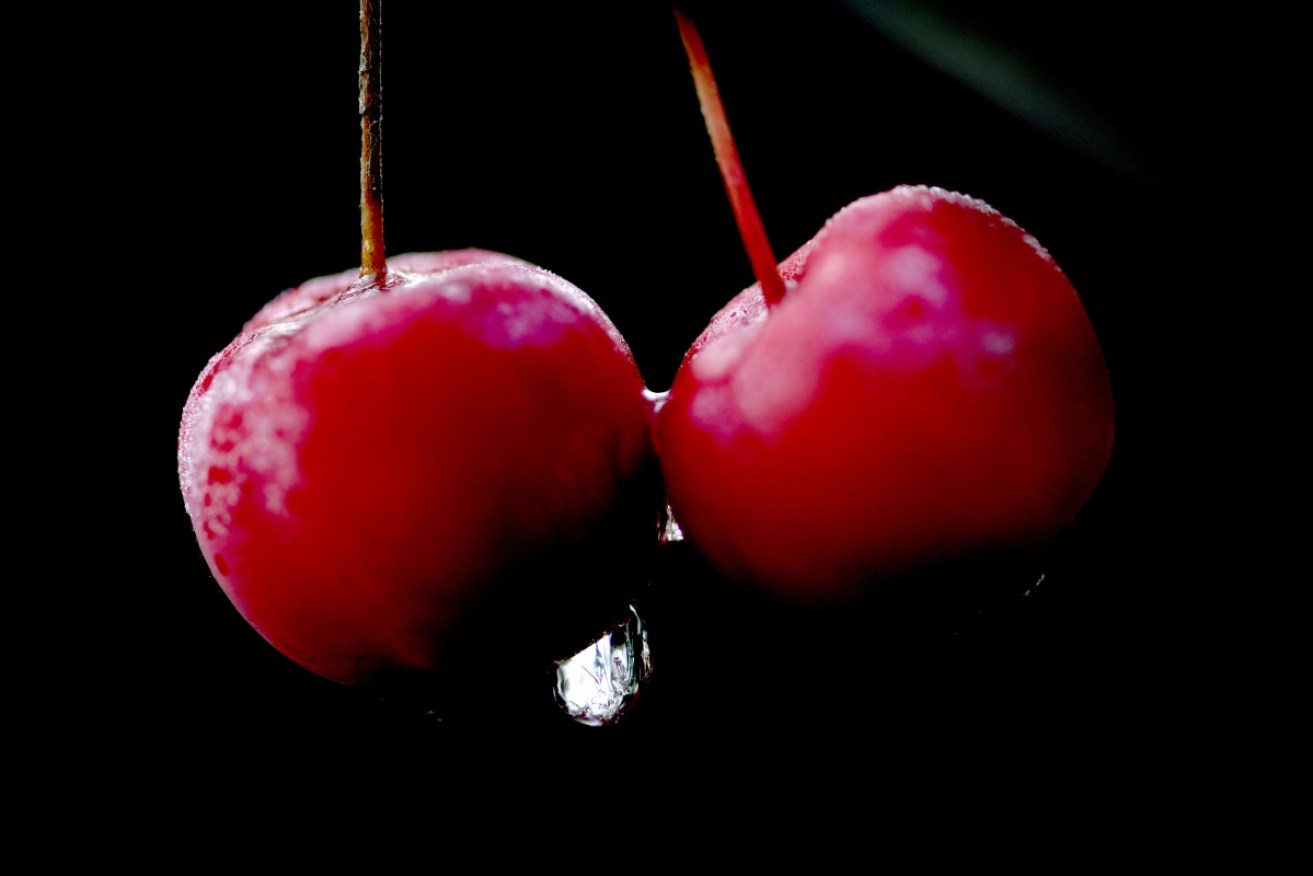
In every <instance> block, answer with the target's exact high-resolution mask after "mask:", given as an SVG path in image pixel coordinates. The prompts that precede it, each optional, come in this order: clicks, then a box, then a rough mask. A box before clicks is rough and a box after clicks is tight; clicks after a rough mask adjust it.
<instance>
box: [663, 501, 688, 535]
mask: <svg viewBox="0 0 1313 876" xmlns="http://www.w3.org/2000/svg"><path fill="white" fill-rule="evenodd" d="M662 521H663V522H662V524H661V531H660V532H659V533H658V534H657V541H658V542H659V543H660V544H670V543H671V542H676V541H683V540H684V530H683V529H680V527H679V521H678V520H676V519H675V512H673V511H671V510H670V505H669V504H668V503H667V505H666V511H665V513H664V514H663V515H662Z"/></svg>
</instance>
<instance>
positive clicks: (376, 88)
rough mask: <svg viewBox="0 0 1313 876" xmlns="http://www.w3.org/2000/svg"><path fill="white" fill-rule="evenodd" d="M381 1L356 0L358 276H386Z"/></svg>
mask: <svg viewBox="0 0 1313 876" xmlns="http://www.w3.org/2000/svg"><path fill="white" fill-rule="evenodd" d="M382 7H383V2H382V0H360V276H361V278H362V279H366V280H374V281H376V282H379V283H381V282H382V281H383V280H384V278H385V277H386V276H387V249H386V248H385V247H384V245H383V8H382Z"/></svg>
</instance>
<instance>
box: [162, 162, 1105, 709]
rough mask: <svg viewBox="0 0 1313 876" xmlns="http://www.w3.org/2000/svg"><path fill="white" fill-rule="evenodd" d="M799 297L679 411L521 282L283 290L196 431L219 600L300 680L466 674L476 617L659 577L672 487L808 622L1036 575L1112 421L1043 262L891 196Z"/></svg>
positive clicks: (257, 321) (868, 207) (513, 273)
mask: <svg viewBox="0 0 1313 876" xmlns="http://www.w3.org/2000/svg"><path fill="white" fill-rule="evenodd" d="M780 273H781V274H782V276H783V278H784V280H785V281H786V283H787V284H788V287H789V291H788V293H787V295H786V296H785V298H784V299H783V300H782V301H780V302H779V303H778V304H776V305H774V306H768V304H767V302H766V300H765V298H764V297H763V295H762V292H761V290H760V287H759V286H754V287H752V288H749V289H747V290H746V291H744V292H743V293H741V294H740V295H739V296H737V297H736V298H734V299H733V300H732V301H731V302H730V303H729V305H728V306H726V307H725V308H724V309H723V310H722V311H721V312H720V313H718V314H717V315H716V317H715V318H714V319H713V320H712V322H711V324H710V325H709V326H708V328H707V329H706V331H705V332H704V333H703V334H702V336H701V337H700V338H698V340H697V341H696V342H695V343H694V344H693V346H692V348H691V349H690V350H689V352H688V354H687V355H686V356H685V358H684V361H683V363H682V365H681V367H680V369H679V372H678V374H677V376H676V378H675V381H674V384H673V387H672V388H671V391H670V393H669V395H668V398H667V399H666V400H665V402H664V404H661V405H660V406H659V409H658V406H657V405H655V404H653V402H652V397H651V396H650V395H649V394H647V393H645V388H644V382H643V379H642V378H641V376H640V375H639V372H638V369H637V367H636V365H635V362H634V359H633V356H632V355H631V353H630V351H629V348H628V346H627V345H626V343H625V341H624V339H623V338H622V337H621V336H620V335H619V333H618V332H617V331H616V329H615V327H614V326H613V325H612V323H611V322H610V321H609V320H608V319H607V317H606V316H605V314H603V313H602V311H601V309H600V308H599V307H598V306H597V305H596V304H595V303H594V302H593V301H592V300H591V299H590V298H589V297H588V296H587V295H585V294H584V293H583V292H581V291H580V290H579V289H577V288H575V287H574V286H572V285H571V284H569V283H567V282H566V281H565V280H563V279H561V278H560V277H557V276H555V275H553V274H551V273H548V272H547V271H545V270H542V269H540V268H537V267H534V266H531V265H528V264H525V263H522V262H519V261H517V260H515V259H512V258H509V257H507V256H502V255H497V254H494V253H489V252H484V251H478V250H466V251H459V252H446V253H436V254H427V255H409V256H401V257H398V258H394V259H392V260H391V261H390V262H389V263H388V271H387V273H386V274H384V275H383V276H382V277H381V278H374V279H372V280H363V281H362V280H359V279H358V278H357V276H356V274H355V273H354V272H352V273H349V274H343V275H340V276H336V277H327V278H322V279H319V280H314V281H311V282H309V283H306V284H305V285H303V286H300V287H298V288H296V289H293V290H290V291H288V292H286V293H284V294H283V295H281V296H279V297H278V298H277V299H275V300H274V301H273V302H272V303H270V304H269V305H268V306H266V307H265V308H264V309H263V310H262V311H261V312H260V313H258V314H257V315H256V316H255V318H254V319H253V320H251V322H250V323H248V324H247V326H246V327H245V328H244V329H243V331H242V333H241V334H240V335H239V336H238V338H237V339H236V340H235V341H234V342H233V343H232V344H231V345H229V347H228V348H227V349H225V350H224V351H223V352H221V353H220V354H219V355H218V356H216V357H215V358H214V359H213V360H211V362H210V363H209V365H208V366H207V367H206V369H205V371H204V372H203V373H202V375H201V377H200V380H199V381H198V382H197V384H196V386H195V388H194V389H193V391H192V394H191V397H190V399H189V401H188V403H187V406H186V410H185V412H184V415H183V424H182V434H181V441H180V453H179V456H180V472H181V481H182V489H183V495H184V499H185V501H186V504H187V508H188V510H189V511H190V513H191V516H192V520H193V523H194V525H195V528H196V532H197V535H198V537H199V540H200V544H201V548H202V551H203V552H204V554H205V557H206V559H207V560H208V561H209V564H210V567H211V569H212V570H213V572H214V574H215V577H216V578H217V579H218V581H219V583H220V584H221V585H222V587H223V588H224V590H225V591H226V592H227V593H228V595H229V597H230V598H231V599H232V601H233V603H234V604H235V605H236V606H237V608H238V609H239V610H240V611H241V612H242V614H243V615H244V616H245V617H246V618H247V620H249V621H250V622H251V624H252V625H254V627H255V628H256V629H257V630H259V631H260V633H261V634H263V635H264V636H265V637H266V638H267V639H268V640H269V641H270V642H271V643H273V644H274V645H275V646H276V647H277V648H278V649H279V650H281V651H282V652H283V653H285V654H286V655H288V656H289V657H291V658H292V659H294V660H296V661H297V662H299V663H301V664H302V665H303V666H305V667H307V668H309V669H311V670H313V671H315V672H317V673H319V674H321V675H324V676H327V677H329V678H333V679H336V680H338V681H342V682H347V683H361V682H369V681H373V680H377V679H379V678H380V677H385V676H387V675H388V674H389V673H393V672H412V671H413V672H420V673H424V672H428V671H431V670H435V669H445V668H448V664H449V662H450V660H451V659H453V657H452V653H453V652H452V650H451V649H452V647H454V646H453V645H452V643H453V642H457V641H459V640H460V637H461V636H462V635H463V631H464V630H465V628H466V625H467V624H468V623H469V621H470V619H471V618H474V617H478V618H481V619H483V618H486V619H489V620H490V621H491V625H490V626H489V629H495V628H496V623H497V622H496V620H495V619H496V618H497V616H498V614H499V613H501V612H503V611H504V612H513V611H519V610H523V607H524V606H535V605H541V606H562V607H565V606H568V605H570V604H571V603H573V602H576V601H582V602H585V603H589V602H592V601H596V600H595V599H594V597H597V598H598V599H600V597H601V594H602V591H604V590H605V589H606V587H607V586H608V582H610V583H611V584H613V583H614V580H615V578H617V577H623V576H622V575H620V573H619V570H617V569H614V568H612V569H607V568H600V567H599V565H604V564H599V563H598V562H595V561H593V560H591V559H590V557H594V556H596V557H603V556H604V557H607V558H608V559H607V564H610V563H612V562H615V558H617V557H620V558H621V560H622V561H623V557H624V556H625V554H626V553H628V552H632V555H633V556H634V557H640V556H642V555H643V551H644V549H645V546H646V545H648V544H650V543H651V542H652V541H653V540H654V539H655V538H656V521H657V517H658V509H659V507H660V504H661V502H662V499H663V496H662V494H661V490H660V485H661V484H663V485H664V490H665V495H666V496H667V497H668V499H669V502H670V505H671V507H672V508H673V511H674V514H675V516H676V518H677V519H678V521H679V523H680V524H681V526H682V528H683V530H684V532H685V534H686V535H687V537H688V539H689V540H690V541H691V542H692V543H693V544H694V545H695V546H697V548H698V549H699V550H701V551H702V552H703V553H704V554H705V555H706V556H707V557H708V558H709V559H710V560H711V561H712V562H713V563H714V564H715V565H716V566H717V567H718V568H719V569H720V570H721V571H722V572H724V573H725V574H727V575H728V576H730V577H732V578H736V579H739V580H742V581H745V582H750V583H753V584H756V585H759V586H761V587H764V588H767V589H768V590H770V591H772V592H774V593H775V594H778V595H779V596H781V597H784V598H788V599H794V600H800V601H811V602H815V601H826V600H834V599H844V598H849V597H853V596H855V595H858V594H860V593H862V592H863V591H865V590H868V589H869V588H873V587H879V586H880V584H881V582H882V581H883V580H886V579H889V578H892V577H897V576H899V575H903V574H905V573H909V572H914V571H916V570H917V569H919V568H922V567H925V566H927V565H931V564H935V563H938V562H941V561H944V560H957V559H961V558H963V557H965V556H969V555H972V554H974V553H977V552H990V551H997V550H1018V549H1021V550H1037V549H1039V548H1042V547H1043V546H1044V545H1045V544H1047V543H1048V542H1050V541H1051V540H1052V539H1053V538H1054V537H1055V536H1056V535H1057V533H1058V532H1059V531H1060V530H1062V529H1063V528H1064V527H1065V526H1066V525H1067V524H1068V523H1069V522H1070V521H1071V520H1072V518H1073V517H1074V515H1075V514H1076V512H1077V511H1078V509H1079V508H1080V507H1081V505H1082V504H1083V503H1084V502H1085V500H1086V499H1087V498H1088V496H1089V495H1090V493H1091V492H1092V491H1093V489H1094V487H1095V485H1096V484H1097V483H1098V481H1099V479H1100V477H1101V475H1102V473H1103V470H1104V468H1105V466H1106V463H1107V461H1108V457H1109V453H1110V449H1111V443H1112V434H1113V410H1112V396H1111V391H1110V387H1109V380H1108V374H1107V369H1106V367H1105V365H1104V362H1103V357H1102V354H1101V352H1100V350H1099V346H1098V342H1097V339H1096V338H1095V335H1094V332H1093V329H1092V328H1091V326H1090V323H1089V320H1088V318H1087V316H1086V314H1085V312H1084V310H1083V308H1082V306H1081V303H1080V301H1079V299H1078V297H1077V296H1076V293H1075V291H1074V290H1073V289H1072V287H1071V285H1070V283H1069V282H1068V281H1067V279H1066V278H1065V276H1064V275H1063V273H1062V272H1061V271H1060V269H1059V268H1058V266H1057V265H1056V264H1055V263H1054V261H1053V260H1052V259H1051V258H1050V257H1049V255H1048V254H1047V253H1046V252H1045V251H1044V250H1043V249H1042V248H1041V247H1040V246H1039V245H1038V244H1037V243H1036V242H1035V240H1034V239H1033V238H1031V237H1030V236H1028V235H1027V234H1026V233H1025V232H1024V231H1022V230H1021V229H1020V228H1019V227H1017V226H1016V225H1015V224H1013V223H1012V222H1010V221H1009V220H1007V219H1005V218H1004V217H1003V216H1001V215H999V214H998V213H997V212H996V211H994V210H992V209H991V208H989V207H988V206H986V205H985V204H983V203H981V202H979V201H976V200H972V199H970V198H967V197H964V196H962V195H957V194H951V193H948V192H945V191H942V190H938V189H931V188H920V187H900V188H897V189H895V190H893V191H890V192H886V193H884V194H880V195H875V196H873V197H869V198H865V199H863V200H860V201H858V202H856V203H854V204H852V205H850V206H849V207H847V208H845V209H844V210H843V211H841V212H840V213H839V214H838V215H836V216H835V217H834V218H833V219H831V220H830V221H829V222H828V223H827V225H826V226H825V228H824V229H823V230H822V231H821V233H820V234H819V235H817V237H816V238H814V239H813V240H812V241H810V242H809V243H807V244H806V245H805V246H803V247H802V248H801V249H800V250H799V251H798V252H797V253H795V254H794V255H793V256H791V257H790V258H788V259H786V260H785V261H784V262H783V263H782V264H781V266H780ZM654 456H655V459H656V460H657V461H658V462H659V468H660V474H661V477H660V478H659V479H658V478H654V477H653V476H652V469H653V467H654V462H653V459H654ZM581 570H582V571H581ZM563 588H565V589H568V590H569V591H570V592H562V591H563ZM576 590H577V591H578V592H574V591H576ZM544 622H546V620H544ZM574 644H575V647H577V646H578V644H579V642H577V641H576V642H575V643H574ZM563 653H568V652H563ZM557 656H563V654H558V655H557Z"/></svg>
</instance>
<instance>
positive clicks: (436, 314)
mask: <svg viewBox="0 0 1313 876" xmlns="http://www.w3.org/2000/svg"><path fill="white" fill-rule="evenodd" d="M468 262H473V263H468ZM390 264H391V266H392V268H393V273H390V274H389V275H388V281H387V283H386V285H385V288H384V289H383V290H379V289H378V288H370V287H360V286H358V285H356V284H354V280H353V278H354V274H343V275H340V276H339V277H332V278H324V279H322V280H317V281H311V282H310V283H307V284H305V285H304V286H302V287H299V288H298V289H297V290H290V291H289V292H288V293H285V294H284V295H283V296H281V297H280V298H279V299H277V300H276V301H275V302H273V303H271V304H270V305H269V306H268V307H266V308H265V309H264V310H263V311H261V313H260V314H259V315H258V316H257V317H256V318H255V319H254V320H252V322H251V323H250V324H248V326H247V327H246V329H245V330H244V331H243V332H242V334H241V335H240V336H239V337H238V338H237V339H236V340H235V341H233V343H232V344H231V345H230V346H229V347H228V348H227V349H225V350H224V351H223V352H221V353H220V354H219V355H218V356H216V357H214V359H212V360H211V362H210V363H209V365H208V366H207V368H206V369H205V371H204V372H203V373H202V375H201V377H200V379H199V380H198V382H197V383H196V386H195V388H194V389H193V390H192V394H191V397H190V399H189V400H188V402H187V406H186V409H185V411H184V415H183V422H182V432H181V438H180V443H179V472H180V478H181V483H182V491H183V496H184V499H185V502H186V505H187V509H188V511H189V512H190V514H191V517H192V522H193V524H194V526H195V529H196V534H197V537H198V539H199V541H200V545H201V549H202V551H203V552H204V554H205V557H206V559H207V560H208V562H209V564H210V568H211V570H212V571H213V572H214V575H215V577H216V578H217V579H218V581H219V583H220V584H221V586H222V587H223V589H224V591H225V592H226V593H227V594H228V596H229V597H230V598H231V599H232V601H233V603H234V605H236V607H237V608H238V609H239V610H240V611H241V613H242V614H243V615H244V616H245V617H246V618H247V620H248V621H250V622H251V624H252V625H253V626H255V628H256V629H257V630H259V631H260V633H261V634H262V635H264V636H265V638H267V639H268V640H269V641H270V642H271V643H272V644H274V645H275V646H276V647H277V648H278V649H279V650H281V651H282V652H283V653H285V654H287V655H288V656H289V657H291V658H293V659H294V660H296V661H297V662H299V663H301V664H302V665H303V666H305V667H307V668H309V669H311V670H313V671H315V672H317V673H319V674H321V675H324V676H327V677H329V678H332V679H336V680H338V681H343V682H348V683H356V682H361V681H367V680H370V679H372V678H374V677H376V676H377V675H379V674H380V673H386V672H394V671H421V672H422V671H428V670H433V669H441V668H443V666H444V661H445V660H446V659H447V656H448V655H447V653H446V647H447V644H448V642H449V639H450V637H451V636H452V635H453V634H454V632H455V631H456V630H458V629H459V628H460V626H461V624H462V623H463V622H465V621H466V620H467V615H468V613H469V612H471V611H474V610H476V609H478V608H480V606H481V605H482V602H483V600H484V595H485V593H486V592H487V591H488V589H489V588H490V587H491V586H492V585H493V584H495V583H496V582H498V581H499V579H500V578H502V577H504V576H507V575H511V574H513V573H514V571H515V570H516V569H519V568H523V566H524V565H525V564H526V563H530V562H531V561H532V559H533V558H534V557H535V556H537V555H539V554H541V553H545V552H555V551H560V550H561V547H562V546H563V545H565V546H571V545H582V544H584V543H585V541H586V540H587V538H589V537H590V534H591V533H593V532H594V531H595V530H597V529H598V528H599V527H604V526H612V525H615V524H614V521H610V520H608V519H607V518H608V515H611V514H612V513H613V511H614V507H615V506H616V504H617V503H618V502H619V501H620V498H621V497H620V493H621V491H622V490H623V489H624V484H625V483H626V482H627V481H629V480H630V479H632V478H634V477H635V476H636V475H637V474H638V473H639V472H640V470H641V469H642V468H643V467H644V465H645V463H646V461H647V459H648V458H649V456H650V453H651V447H650V437H649V420H650V410H649V406H648V403H647V402H646V401H645V400H644V398H643V396H642V389H643V386H642V381H641V378H640V377H639V374H638V370H637V367H636V366H635V364H634V361H633V357H632V355H631V354H630V352H629V349H628V347H627V346H626V345H625V343H624V341H623V340H622V339H621V338H620V336H619V334H618V332H616V330H615V328H614V327H613V326H612V325H611V324H610V322H609V320H607V319H606V317H605V316H603V315H602V314H601V311H600V310H599V309H598V308H597V306H596V305H595V304H594V303H593V302H592V301H591V299H589V298H588V297H587V296H586V295H584V293H582V292H581V291H579V290H578V289H576V288H575V287H573V286H571V285H570V284H569V283H566V282H565V281H564V280H562V279H560V278H559V277H556V276H555V275H552V274H550V273H548V272H546V271H543V270H541V269H538V268H534V267H531V266H528V265H525V264H522V263H517V262H516V261H515V260H513V259H509V258H508V257H504V256H497V255H495V254H487V253H481V252H478V251H465V252H462V253H457V254H453V255H452V256H450V257H449V256H448V255H447V254H424V255H413V256H403V257H400V258H398V259H394V260H393V261H392V262H391V263H390ZM453 264H456V265H459V266H455V267H453V266H452V265H453ZM406 270H419V271H426V272H428V273H405V271H406ZM650 521H651V518H650V517H648V518H647V519H646V520H644V519H643V517H642V514H641V513H637V514H636V515H635V516H634V519H633V520H632V521H631V522H632V523H633V526H634V527H640V528H641V527H642V526H644V525H645V524H646V525H650ZM538 584H539V586H541V587H543V588H554V587H560V586H562V584H561V583H560V582H559V581H553V580H542V581H540V582H538Z"/></svg>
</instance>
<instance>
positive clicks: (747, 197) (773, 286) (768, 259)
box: [674, 9, 785, 307]
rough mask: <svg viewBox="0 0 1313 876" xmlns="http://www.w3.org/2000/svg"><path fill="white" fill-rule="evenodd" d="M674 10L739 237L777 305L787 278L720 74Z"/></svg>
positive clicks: (688, 23) (770, 303)
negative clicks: (755, 194) (751, 184)
mask: <svg viewBox="0 0 1313 876" xmlns="http://www.w3.org/2000/svg"><path fill="white" fill-rule="evenodd" d="M674 12H675V20H676V21H677V22H678V23H679V35H680V37H681V38H683V40H684V51H685V52H687V53H688V67H689V70H691V71H692V73H693V85H694V87H695V88H696V89H697V92H698V103H699V104H701V105H702V118H703V119H705V120H706V123H707V133H708V134H709V135H710V136H711V148H712V149H713V150H715V153H716V164H718V165H719V166H720V176H721V179H723V180H724V181H725V191H726V192H727V193H728V194H729V202H730V206H731V207H732V208H733V209H734V219H735V221H736V222H738V226H739V236H740V237H742V238H743V247H744V249H746V250H747V251H748V259H749V260H750V261H751V262H752V271H753V273H754V274H756V275H757V280H758V281H759V282H760V283H761V293H762V295H763V297H765V299H766V304H767V306H771V307H773V306H774V305H776V304H778V303H779V302H780V301H781V300H783V298H784V291H785V290H784V280H783V279H782V278H781V277H780V272H779V269H778V268H777V267H776V261H775V254H774V253H773V252H772V251H771V248H770V241H769V240H768V239H767V238H766V229H765V227H764V226H763V225H762V224H761V214H759V213H758V212H757V204H756V202H755V201H753V199H752V190H751V189H749V188H748V178H747V176H746V175H745V174H744V172H743V162H742V161H740V160H739V150H738V147H736V146H735V145H734V136H733V134H731V133H730V130H729V120H728V119H726V118H725V105H724V104H723V103H721V101H720V91H719V89H717V88H716V77H715V76H713V75H712V73H711V61H710V60H708V58H707V50H706V47H705V46H703V45H702V36H701V35H700V34H699V33H698V29H697V25H695V24H694V23H693V20H692V19H691V18H689V17H688V16H687V15H685V14H684V13H682V12H680V11H679V10H678V9H676V10H674Z"/></svg>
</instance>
